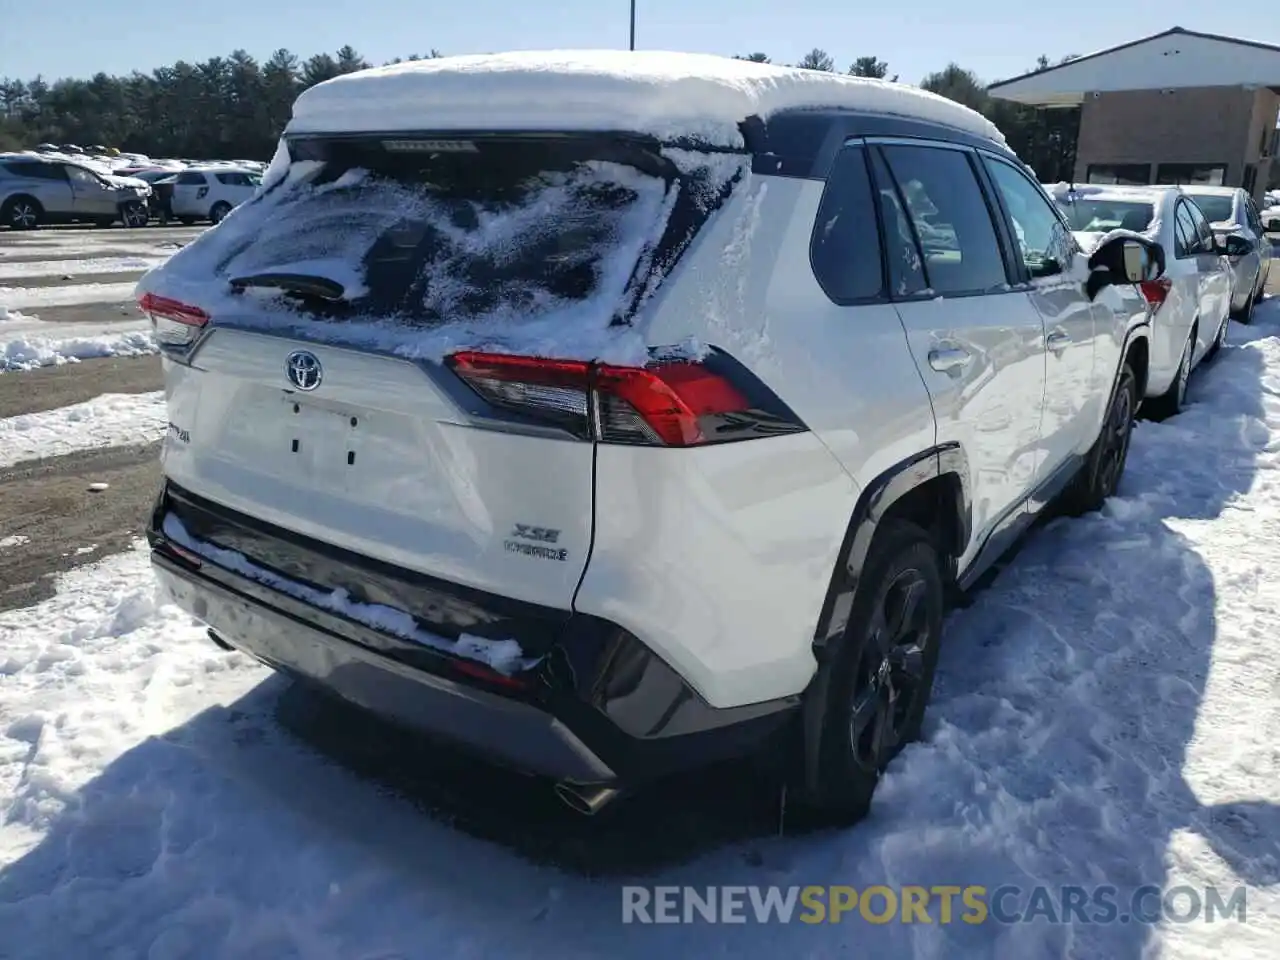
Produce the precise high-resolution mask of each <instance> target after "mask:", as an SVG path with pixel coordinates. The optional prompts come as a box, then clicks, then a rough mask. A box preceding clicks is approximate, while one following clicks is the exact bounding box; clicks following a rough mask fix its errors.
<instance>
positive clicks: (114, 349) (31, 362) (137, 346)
mask: <svg viewBox="0 0 1280 960" xmlns="http://www.w3.org/2000/svg"><path fill="white" fill-rule="evenodd" d="M23 319H24V320H26V319H30V318H26V317H24V318H23ZM45 326H47V327H49V328H52V329H54V330H56V329H57V327H58V325H57V324H52V323H51V324H46V325H45ZM66 326H67V327H76V326H80V325H79V324H66ZM84 326H85V327H87V328H89V329H87V330H86V332H85V333H83V334H80V335H73V336H66V335H65V334H71V333H72V331H71V330H60V331H58V332H60V333H63V334H64V336H61V337H50V336H47V335H42V334H37V333H34V332H32V331H30V330H26V331H23V332H21V333H18V334H16V335H10V334H9V332H8V331H7V330H5V328H4V327H2V326H0V336H3V337H5V339H0V373H12V372H15V371H19V370H34V369H36V368H37V367H57V366H61V365H62V364H64V363H79V362H80V361H81V360H91V359H95V358H98V357H143V356H147V355H149V354H153V353H156V352H157V348H156V342H155V338H154V337H152V335H151V333H150V331H149V330H146V329H142V328H143V327H145V326H146V324H145V323H138V322H134V323H122V324H117V326H118V327H119V328H120V329H119V330H115V331H112V330H110V329H102V328H101V326H95V325H92V324H85V325H84Z"/></svg>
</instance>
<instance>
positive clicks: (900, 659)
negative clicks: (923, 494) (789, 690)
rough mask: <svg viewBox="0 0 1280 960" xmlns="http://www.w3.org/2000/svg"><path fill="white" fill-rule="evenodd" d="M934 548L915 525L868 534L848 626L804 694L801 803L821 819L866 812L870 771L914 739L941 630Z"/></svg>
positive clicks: (873, 777)
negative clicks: (808, 767) (810, 721)
mask: <svg viewBox="0 0 1280 960" xmlns="http://www.w3.org/2000/svg"><path fill="white" fill-rule="evenodd" d="M943 603H944V593H943V579H942V567H941V562H940V559H939V556H938V551H937V549H936V547H935V546H934V544H933V541H932V539H931V538H930V536H929V534H928V533H926V532H925V531H924V530H922V529H920V528H919V527H917V526H916V525H915V524H911V523H906V522H904V521H900V520H886V521H885V522H884V524H883V525H882V526H881V528H880V530H879V531H878V532H877V533H876V537H875V541H874V542H873V544H872V546H871V552H870V554H869V555H868V558H867V564H866V567H865V568H864V570H863V574H862V577H861V581H860V582H859V584H858V588H857V592H856V594H855V597H854V601H853V609H852V611H851V613H850V616H849V622H848V626H847V627H846V628H845V632H844V635H843V636H842V637H841V638H840V640H839V641H838V643H837V645H836V646H835V649H834V650H832V651H831V656H830V657H829V658H828V659H827V660H826V662H825V663H824V664H823V665H822V667H821V668H820V669H819V676H818V677H817V678H816V679H815V682H814V684H813V686H812V687H811V689H810V692H809V696H813V697H816V698H818V702H817V703H815V704H812V707H813V708H816V709H817V710H818V711H819V716H820V717H821V721H820V724H819V727H818V731H817V735H818V738H819V743H818V744H817V769H816V771H815V776H814V778H813V780H812V782H810V783H809V784H808V785H807V789H806V790H805V791H804V792H803V795H802V802H803V804H804V806H805V807H807V808H808V809H809V811H810V812H811V813H813V814H815V815H816V816H818V817H819V818H821V819H823V820H832V821H836V822H842V823H849V822H853V821H855V820H858V819H860V818H861V817H862V816H864V815H865V814H866V812H867V808H868V807H869V805H870V803H871V795H872V793H873V792H874V791H875V787H876V784H877V783H878V782H879V780H880V774H881V772H882V771H883V770H884V769H885V767H886V766H888V764H889V762H890V761H891V760H893V758H894V757H896V756H897V755H898V753H899V752H900V751H901V750H902V748H903V747H904V746H905V745H906V744H908V743H910V742H911V741H913V740H915V739H917V738H918V737H919V735H920V727H921V723H922V721H923V718H924V711H925V707H926V706H927V705H928V703H929V697H930V695H931V693H932V691H933V675H934V671H935V669H936V668H937V664H938V650H939V641H940V639H941V634H942V614H943Z"/></svg>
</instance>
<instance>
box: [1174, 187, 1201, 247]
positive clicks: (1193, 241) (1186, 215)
mask: <svg viewBox="0 0 1280 960" xmlns="http://www.w3.org/2000/svg"><path fill="white" fill-rule="evenodd" d="M1174 221H1175V223H1174V226H1175V227H1176V228H1177V229H1176V233H1177V249H1176V250H1175V254H1176V255H1177V256H1179V257H1190V256H1194V255H1195V254H1197V253H1202V252H1203V250H1202V249H1201V242H1200V231H1199V230H1198V229H1197V228H1196V221H1195V218H1194V217H1192V215H1191V204H1189V203H1188V202H1186V201H1185V200H1179V201H1178V207H1177V212H1176V213H1175V214H1174Z"/></svg>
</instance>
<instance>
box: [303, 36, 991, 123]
mask: <svg viewBox="0 0 1280 960" xmlns="http://www.w3.org/2000/svg"><path fill="white" fill-rule="evenodd" d="M819 107H844V108H850V109H856V110H865V111H867V112H870V113H887V114H899V115H903V116H911V117H921V118H924V119H927V120H931V121H934V122H937V123H941V124H946V125H947V126H951V127H955V128H957V129H960V130H965V131H968V132H970V133H974V134H976V135H978V136H980V137H986V138H989V139H991V140H994V141H996V142H997V143H1001V144H1003V143H1004V142H1005V140H1004V137H1003V135H1002V134H1001V133H1000V131H999V130H998V129H997V128H996V127H995V125H994V124H992V123H991V122H990V121H988V120H986V119H985V118H984V117H982V116H981V115H980V114H978V113H976V112H975V111H973V110H970V109H968V108H967V107H964V106H961V105H960V104H958V103H955V102H954V101H952V100H948V99H946V98H944V97H940V96H937V95H935V94H932V93H928V92H926V91H924V90H920V89H918V88H916V87H911V86H907V85H906V84H900V83H890V82H888V81H885V80H873V79H868V78H864V77H848V76H843V75H840V74H834V73H827V72H823V71H818V70H802V69H799V68H795V67H779V66H774V65H771V64H760V63H752V62H750V61H747V60H733V59H730V58H727V57H717V56H711V55H708V54H693V53H665V52H659V51H639V52H625V51H616V50H573V51H563V50H559V51H524V52H517V53H503V54H486V55H479V56H465V57H441V58H437V59H434V60H417V61H412V62H409V63H398V64H393V65H391V66H386V67H376V68H374V69H371V70H362V71H359V72H358V73H350V74H346V75H345V76H341V77H335V78H334V79H332V80H327V81H325V82H324V83H321V84H318V85H317V86H314V87H311V88H310V89H308V90H306V91H304V92H303V93H302V94H301V96H299V97H298V100H297V102H296V103H295V104H294V108H293V119H292V120H291V121H290V122H289V125H288V127H287V128H286V130H285V133H286V135H289V134H295V133H326V132H362V131H363V132H378V131H386V130H432V131H436V130H440V131H443V130H476V129H481V130H510V129H520V130H628V131H632V132H636V133H644V134H651V135H653V136H656V137H659V138H660V139H663V140H673V139H683V138H690V139H696V140H700V141H702V142H705V143H708V144H717V145H721V146H728V147H733V146H740V145H741V144H742V138H741V134H740V132H739V130H738V124H739V123H741V122H742V121H743V120H745V119H746V118H747V117H750V116H759V117H762V118H768V117H769V116H770V115H772V114H774V113H778V112H779V111H783V110H794V109H805V108H819Z"/></svg>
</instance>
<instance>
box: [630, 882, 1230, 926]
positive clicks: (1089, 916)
mask: <svg viewBox="0 0 1280 960" xmlns="http://www.w3.org/2000/svg"><path fill="white" fill-rule="evenodd" d="M1228 920H1229V921H1234V922H1237V923H1244V922H1246V903H1245V888H1244V887H1235V888H1233V889H1230V890H1219V889H1217V888H1216V887H1204V888H1197V887H1190V886H1177V887H1170V888H1168V889H1165V888H1162V887H1159V886H1154V885H1151V886H1143V887H1137V888H1132V889H1128V890H1121V889H1120V888H1119V887H1114V886H1106V885H1100V886H1092V887H1083V886H1061V887H1045V886H1039V887H1030V888H1023V887H1016V886H1001V887H994V888H987V887H984V886H977V885H969V886H959V885H945V884H944V885H934V886H928V887H926V886H912V885H907V886H900V887H889V886H870V887H865V888H863V889H858V888H857V887H850V886H803V887H802V886H791V887H758V886H722V887H661V886H657V887H642V886H625V887H623V888H622V922H623V923H759V924H773V923H795V922H799V923H808V924H818V923H851V922H857V923H872V924H887V923H929V924H932V923H937V924H949V923H965V924H982V923H1000V924H1015V923H1054V924H1056V923H1067V924H1075V923H1086V924H1107V923H1140V924H1155V923H1195V922H1200V923H1216V922H1219V921H1228Z"/></svg>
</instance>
